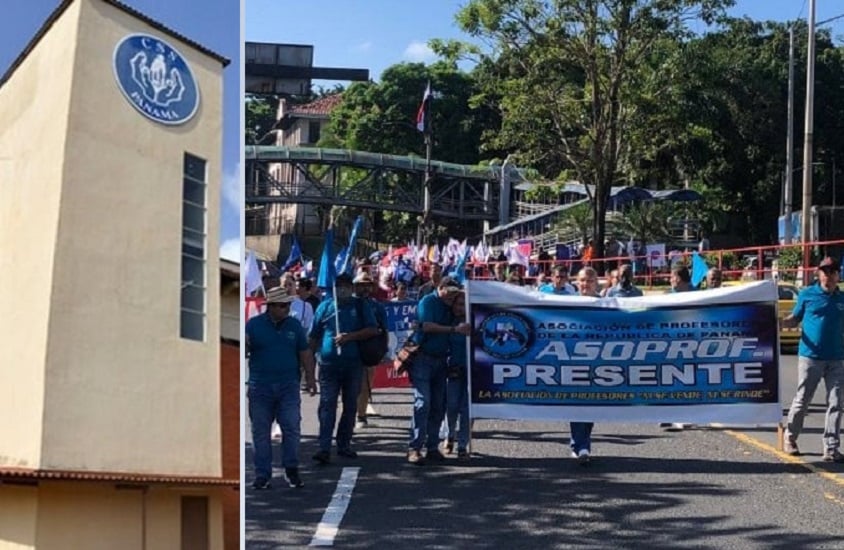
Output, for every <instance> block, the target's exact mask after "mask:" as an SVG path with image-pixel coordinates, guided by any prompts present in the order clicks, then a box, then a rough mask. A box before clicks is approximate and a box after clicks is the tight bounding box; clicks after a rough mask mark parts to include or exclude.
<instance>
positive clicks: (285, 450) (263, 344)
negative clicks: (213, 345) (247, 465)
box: [245, 287, 316, 489]
mask: <svg viewBox="0 0 844 550" xmlns="http://www.w3.org/2000/svg"><path fill="white" fill-rule="evenodd" d="M295 298H296V297H295V296H293V295H291V294H288V293H287V290H286V289H284V288H281V287H276V288H271V289H270V290H269V291H267V301H266V304H267V310H266V312H265V313H262V314H260V315H256V316H255V317H253V318H252V319H250V320H249V322H248V323H246V328H245V332H246V353H247V356H248V357H249V382H248V386H249V388H248V391H247V398H248V399H249V419H250V423H251V425H252V445H253V447H254V449H255V458H254V460H255V481H254V483H253V484H252V486H253V487H254V488H255V489H269V488H270V487H271V485H270V480H271V479H272V445H271V443H272V442H271V436H270V433H271V432H270V430H271V428H272V424H273V421H276V422H278V425H279V426H280V427H281V435H282V439H281V453H282V457H281V463H282V466H283V467H284V472H285V476H286V478H287V482H288V484H289V485H290V486H291V487H302V486H303V485H304V483H302V479H301V478H300V477H299V439H300V437H301V422H302V411H301V405H302V398H301V394H300V386H299V384H300V376H301V372H302V371H303V370H304V373H305V385H306V387H307V389H308V391H309V392H310V394H311V395H314V394H315V393H316V382H315V381H314V358H313V355H312V354H311V350H310V349H309V348H308V343H307V340H306V339H305V331H304V329H303V328H302V325H301V324H300V323H299V321H297V320H296V319H295V318H293V317H290V316H289V314H290V304H291V303H292V302H293V300H294V299H295Z"/></svg>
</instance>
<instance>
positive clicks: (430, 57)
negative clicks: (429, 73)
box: [403, 41, 437, 63]
mask: <svg viewBox="0 0 844 550" xmlns="http://www.w3.org/2000/svg"><path fill="white" fill-rule="evenodd" d="M403 57H404V59H406V60H408V61H413V62H415V63H430V62H432V61H435V60H436V59H437V56H436V55H435V54H434V51H433V50H432V49H431V48H429V47H428V45H427V44H426V43H424V42H418V41H414V42H411V43H410V44H408V46H407V48H405V49H404V55H403Z"/></svg>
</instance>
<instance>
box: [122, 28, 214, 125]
mask: <svg viewBox="0 0 844 550" xmlns="http://www.w3.org/2000/svg"><path fill="white" fill-rule="evenodd" d="M114 77H115V79H116V80H117V85H118V87H119V88H120V91H121V92H122V93H123V96H124V97H125V98H126V99H127V100H128V101H129V103H131V104H132V106H133V107H134V108H135V109H137V110H138V112H140V113H141V114H142V115H144V116H145V117H147V118H149V119H151V120H154V121H156V122H159V123H161V124H168V125H176V124H184V123H185V122H187V121H188V120H190V119H191V118H192V117H193V115H194V114H195V113H196V110H197V109H198V108H199V88H198V87H197V84H196V80H195V79H194V77H193V73H192V72H191V70H190V67H189V66H188V63H187V61H186V60H185V58H184V57H183V56H182V54H180V53H179V52H178V50H176V48H174V47H173V46H171V45H170V44H168V43H167V42H165V41H163V40H161V39H160V38H156V37H154V36H150V35H147V34H132V35H129V36H127V37H125V38H124V39H123V40H121V41H120V42H119V43H118V44H117V47H116V48H115V49H114Z"/></svg>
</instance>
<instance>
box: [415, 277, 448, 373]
mask: <svg viewBox="0 0 844 550" xmlns="http://www.w3.org/2000/svg"><path fill="white" fill-rule="evenodd" d="M416 320H417V321H418V322H419V329H418V332H419V334H417V335H416V336H415V341H416V342H417V343H421V346H422V351H423V352H425V353H427V354H428V355H433V356H435V357H445V356H446V355H447V354H448V349H449V345H448V340H449V336H450V335H449V334H448V333H442V334H440V333H433V332H422V323H437V324H440V325H449V326H451V325H453V324H454V314H453V313H452V312H451V308H450V307H448V305H446V303H445V302H443V300H442V298H440V296H439V294H437V293H436V292H435V293H433V294H428V295H426V296H425V297H424V298H422V299H421V300H419V304H418V305H417V306H416Z"/></svg>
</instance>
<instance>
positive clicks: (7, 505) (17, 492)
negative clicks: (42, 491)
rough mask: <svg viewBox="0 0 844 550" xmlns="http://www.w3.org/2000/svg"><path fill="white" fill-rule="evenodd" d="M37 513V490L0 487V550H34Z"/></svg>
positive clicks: (27, 487) (8, 486) (22, 486)
mask: <svg viewBox="0 0 844 550" xmlns="http://www.w3.org/2000/svg"><path fill="white" fill-rule="evenodd" d="M37 512H38V489H37V488H35V487H33V486H27V485H0V548H2V549H3V550H22V549H24V548H35V532H36V525H37Z"/></svg>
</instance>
